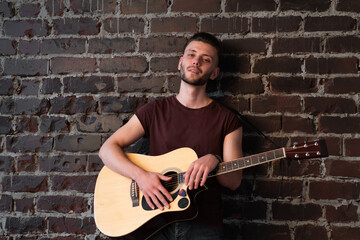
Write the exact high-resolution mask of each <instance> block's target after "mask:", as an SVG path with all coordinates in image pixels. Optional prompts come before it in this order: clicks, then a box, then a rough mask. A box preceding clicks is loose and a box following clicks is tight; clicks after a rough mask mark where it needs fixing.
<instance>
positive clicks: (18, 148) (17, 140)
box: [6, 135, 53, 152]
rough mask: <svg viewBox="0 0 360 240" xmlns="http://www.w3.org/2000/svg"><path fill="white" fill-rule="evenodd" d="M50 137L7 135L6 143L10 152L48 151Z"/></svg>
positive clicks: (50, 147) (50, 146)
mask: <svg viewBox="0 0 360 240" xmlns="http://www.w3.org/2000/svg"><path fill="white" fill-rule="evenodd" d="M52 142H53V140H52V138H51V137H43V136H31V135H28V136H16V137H7V139H6V145H7V149H8V151H10V152H48V151H50V150H51V149H52Z"/></svg>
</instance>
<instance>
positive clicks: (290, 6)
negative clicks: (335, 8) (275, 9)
mask: <svg viewBox="0 0 360 240" xmlns="http://www.w3.org/2000/svg"><path fill="white" fill-rule="evenodd" d="M330 4H331V0H325V1H324V0H303V1H297V0H281V1H280V10H281V11H288V10H294V11H311V12H324V11H327V10H328V9H329V7H330Z"/></svg>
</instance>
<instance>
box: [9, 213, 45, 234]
mask: <svg viewBox="0 0 360 240" xmlns="http://www.w3.org/2000/svg"><path fill="white" fill-rule="evenodd" d="M5 227H6V229H7V230H8V231H9V232H10V233H17V234H21V233H36V232H37V233H45V229H46V220H45V218H44V217H21V218H19V217H8V218H7V219H6V223H5Z"/></svg>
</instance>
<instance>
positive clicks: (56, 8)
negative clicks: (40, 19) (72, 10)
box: [45, 0, 67, 16]
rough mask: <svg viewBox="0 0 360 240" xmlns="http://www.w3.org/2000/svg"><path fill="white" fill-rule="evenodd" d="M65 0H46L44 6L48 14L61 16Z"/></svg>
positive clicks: (64, 7)
mask: <svg viewBox="0 0 360 240" xmlns="http://www.w3.org/2000/svg"><path fill="white" fill-rule="evenodd" d="M66 5H67V4H66V0H57V1H53V0H46V1H45V8H46V10H47V11H48V13H49V15H50V16H62V15H63V14H64V12H65V10H66Z"/></svg>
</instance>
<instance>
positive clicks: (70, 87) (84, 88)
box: [63, 76, 114, 94]
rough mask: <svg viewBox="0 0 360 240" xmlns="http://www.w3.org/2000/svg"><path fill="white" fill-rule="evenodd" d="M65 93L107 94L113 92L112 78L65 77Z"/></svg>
mask: <svg viewBox="0 0 360 240" xmlns="http://www.w3.org/2000/svg"><path fill="white" fill-rule="evenodd" d="M63 82H64V92H65V93H69V92H70V93H94V94H96V93H108V92H114V78H113V77H106V76H103V77H101V76H90V77H66V78H64V80H63Z"/></svg>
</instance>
